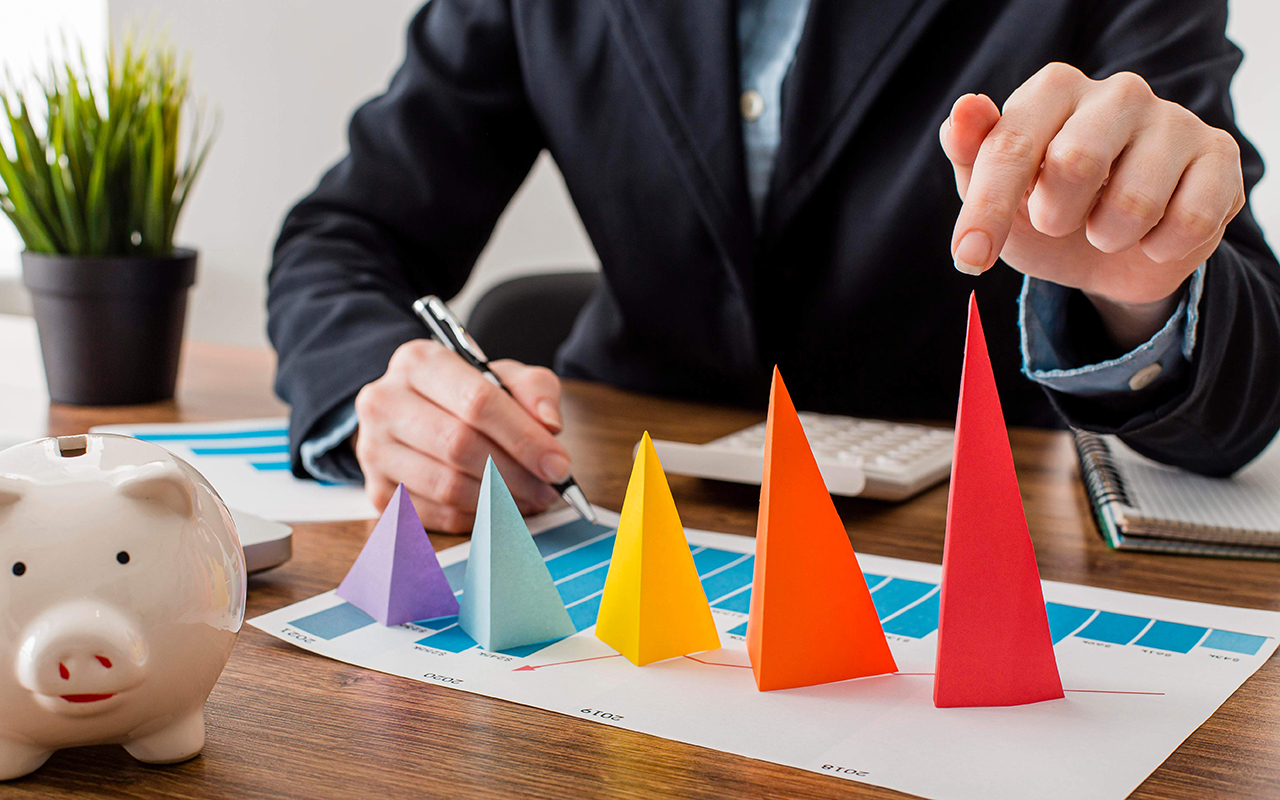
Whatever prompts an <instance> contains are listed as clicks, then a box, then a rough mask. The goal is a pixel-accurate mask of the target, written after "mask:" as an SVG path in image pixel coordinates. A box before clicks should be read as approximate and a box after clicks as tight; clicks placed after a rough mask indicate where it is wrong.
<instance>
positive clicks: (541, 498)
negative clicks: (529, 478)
mask: <svg viewBox="0 0 1280 800" xmlns="http://www.w3.org/2000/svg"><path fill="white" fill-rule="evenodd" d="M559 499H560V493H559V492H557V491H556V490H555V489H552V488H551V487H550V486H543V487H542V488H541V489H539V490H538V502H540V503H542V504H543V505H544V506H549V505H551V504H552V503H554V502H555V501H557V500H559Z"/></svg>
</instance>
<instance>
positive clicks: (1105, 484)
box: [1073, 429, 1129, 509]
mask: <svg viewBox="0 0 1280 800" xmlns="http://www.w3.org/2000/svg"><path fill="white" fill-rule="evenodd" d="M1073 433H1074V434H1075V444H1076V454H1077V455H1078V456H1079V457H1080V476H1081V479H1082V480H1083V481H1084V486H1085V491H1087V492H1088V494H1089V501H1090V503H1091V504H1092V505H1093V507H1094V508H1095V509H1099V508H1102V507H1103V506H1104V505H1105V504H1107V503H1120V504H1123V505H1126V506H1128V505H1129V495H1128V493H1127V492H1125V488H1124V481H1123V480H1121V479H1120V473H1119V472H1118V471H1117V470H1116V466H1115V462H1114V461H1112V458H1111V448H1109V447H1107V443H1106V442H1105V441H1103V439H1102V437H1101V436H1098V435H1097V434H1094V433H1089V432H1088V431H1082V430H1079V429H1077V430H1075V431H1074V432H1073Z"/></svg>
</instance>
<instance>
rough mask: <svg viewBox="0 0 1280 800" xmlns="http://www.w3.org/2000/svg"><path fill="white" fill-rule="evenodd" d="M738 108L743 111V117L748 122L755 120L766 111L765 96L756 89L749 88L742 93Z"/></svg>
mask: <svg viewBox="0 0 1280 800" xmlns="http://www.w3.org/2000/svg"><path fill="white" fill-rule="evenodd" d="M738 108H739V109H740V110H741V111H742V118H743V119H745V120H746V121H747V122H755V121H756V120H758V119H760V115H761V114H763V113H764V98H763V97H761V96H760V93H759V92H757V91H756V90H755V89H748V90H747V91H745V92H743V93H742V99H740V100H739V101H738Z"/></svg>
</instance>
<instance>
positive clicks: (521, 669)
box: [511, 653, 622, 672]
mask: <svg viewBox="0 0 1280 800" xmlns="http://www.w3.org/2000/svg"><path fill="white" fill-rule="evenodd" d="M620 655H622V654H621V653H612V654H610V655H607V656H593V657H592V658H577V659H574V660H573V661H553V662H551V663H550V664H539V665H537V666H536V667H535V666H533V665H532V664H525V665H524V666H523V667H516V668H515V669H513V670H511V671H512V672H533V671H534V670H535V669H542V668H543V667H558V666H560V665H562V664H581V663H582V662H584V661H599V660H600V659H602V658H617V657H618V656H620Z"/></svg>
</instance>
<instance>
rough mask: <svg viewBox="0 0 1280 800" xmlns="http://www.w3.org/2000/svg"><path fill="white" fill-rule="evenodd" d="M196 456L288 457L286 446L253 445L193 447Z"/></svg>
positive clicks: (192, 450)
mask: <svg viewBox="0 0 1280 800" xmlns="http://www.w3.org/2000/svg"><path fill="white" fill-rule="evenodd" d="M191 452H193V453H195V454H196V455H198V456H280V455H285V456H287V455H289V445H288V444H255V445H245V446H243V447H193V448H191Z"/></svg>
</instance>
